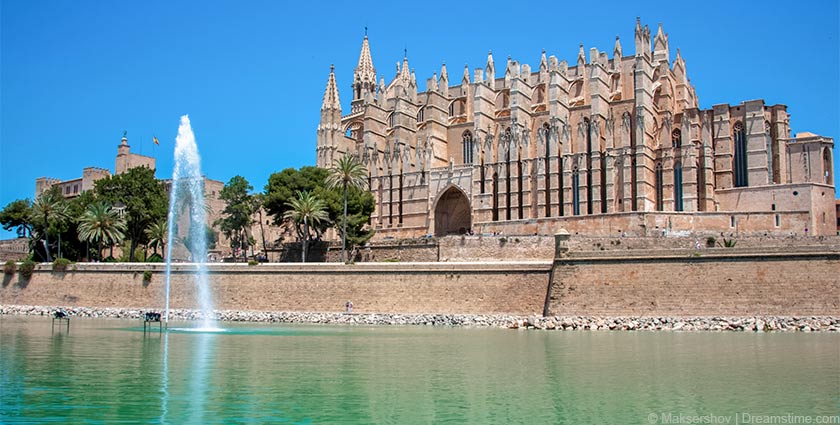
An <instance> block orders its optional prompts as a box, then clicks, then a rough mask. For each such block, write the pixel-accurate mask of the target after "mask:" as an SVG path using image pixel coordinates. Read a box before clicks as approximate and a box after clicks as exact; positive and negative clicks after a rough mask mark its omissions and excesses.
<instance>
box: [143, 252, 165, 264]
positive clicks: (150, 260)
mask: <svg viewBox="0 0 840 425" xmlns="http://www.w3.org/2000/svg"><path fill="white" fill-rule="evenodd" d="M146 262H147V263H162V262H163V257H161V256H160V254H152V255H150V256H149V258H147V259H146Z"/></svg>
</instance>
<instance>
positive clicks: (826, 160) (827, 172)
mask: <svg viewBox="0 0 840 425" xmlns="http://www.w3.org/2000/svg"><path fill="white" fill-rule="evenodd" d="M831 171H832V170H831V152H829V150H828V148H825V149H823V177H824V180H823V182H824V183H825V184H831V183H832V180H833V179H832V178H831Z"/></svg>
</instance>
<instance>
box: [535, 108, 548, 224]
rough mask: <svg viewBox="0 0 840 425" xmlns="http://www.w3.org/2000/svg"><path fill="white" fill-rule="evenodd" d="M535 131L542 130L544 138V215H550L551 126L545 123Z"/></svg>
mask: <svg viewBox="0 0 840 425" xmlns="http://www.w3.org/2000/svg"><path fill="white" fill-rule="evenodd" d="M537 131H541V132H542V134H543V140H545V179H544V181H545V216H546V217H551V141H550V139H549V137H550V135H551V128H550V127H549V126H548V123H545V124H543V126H542V128H541V129H538V130H537Z"/></svg>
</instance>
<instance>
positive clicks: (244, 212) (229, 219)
mask: <svg viewBox="0 0 840 425" xmlns="http://www.w3.org/2000/svg"><path fill="white" fill-rule="evenodd" d="M253 189H254V188H253V186H251V184H250V183H248V180H246V179H245V178H244V177H242V176H234V177H233V178H231V179H230V181H229V182H228V183H227V184H226V185H225V187H224V188H222V190H221V191H220V192H219V199H221V200H223V201H225V209H224V210H223V211H222V218H220V219H218V220H216V223H215V224H216V225H217V226H219V229H220V230H221V231H222V232H224V234H225V236H227V237H228V239H230V246H231V248H233V249H234V250H236V249H241V250H242V257H243V258H247V256H248V254H247V252H248V246H249V245H251V240H252V238H251V237H250V235H249V234H248V231H249V230H250V228H251V223H252V222H253V216H254V213H255V212H256V210H257V209H258V208H259V204H258V200H257V199H256V198H254V196H253V195H251V194H250V193H249V192H250V191H251V190H253Z"/></svg>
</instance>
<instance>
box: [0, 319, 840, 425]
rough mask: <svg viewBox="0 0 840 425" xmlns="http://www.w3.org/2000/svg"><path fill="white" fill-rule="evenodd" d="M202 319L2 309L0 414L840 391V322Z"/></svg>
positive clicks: (489, 404)
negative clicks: (208, 328) (637, 325)
mask: <svg viewBox="0 0 840 425" xmlns="http://www.w3.org/2000/svg"><path fill="white" fill-rule="evenodd" d="M191 326H197V324H193V323H173V324H171V325H170V328H171V329H170V331H169V332H164V333H163V334H161V333H158V332H157V331H155V332H150V333H144V332H143V327H142V323H141V322H139V321H134V320H116V319H82V318H74V319H73V320H72V322H71V325H70V329H69V331H67V330H66V329H63V328H59V327H58V325H57V324H56V328H55V329H53V328H52V326H51V319H50V318H46V317H23V316H0V422H2V423H15V422H35V423H47V422H54V423H68V422H69V423H115V422H120V421H127V422H144V423H172V424H180V423H267V422H271V423H303V424H310V423H311V424H321V423H336V424H338V423H340V424H355V423H358V424H370V423H399V424H406V423H475V424H490V423H499V424H502V423H504V424H508V423H522V424H542V423H570V424H576V423H611V424H617V423H680V422H674V421H675V420H683V421H684V420H689V419H691V418H693V417H700V416H704V415H706V417H707V419H709V418H711V419H715V420H722V418H729V421H728V422H722V423H736V420H740V421H741V422H740V423H744V421H745V420H746V419H749V418H753V420H755V418H759V419H760V418H763V417H765V416H767V417H769V416H779V415H789V416H790V415H794V416H799V415H802V416H809V417H812V418H813V417H816V416H820V415H837V414H838V403H840V334H837V333H736V332H697V333H690V332H607V331H566V332H562V331H522V330H506V329H483V328H482V329H468V328H433V327H410V326H405V327H403V326H329V325H321V326H318V325H279V324H275V325H261V324H254V323H248V324H230V323H223V324H221V326H222V327H223V328H224V330H223V331H222V332H199V331H189V330H177V329H172V328H189V327H191ZM745 415H746V416H745ZM838 420H840V419H838ZM682 423H687V422H682ZM833 423H837V422H833Z"/></svg>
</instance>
